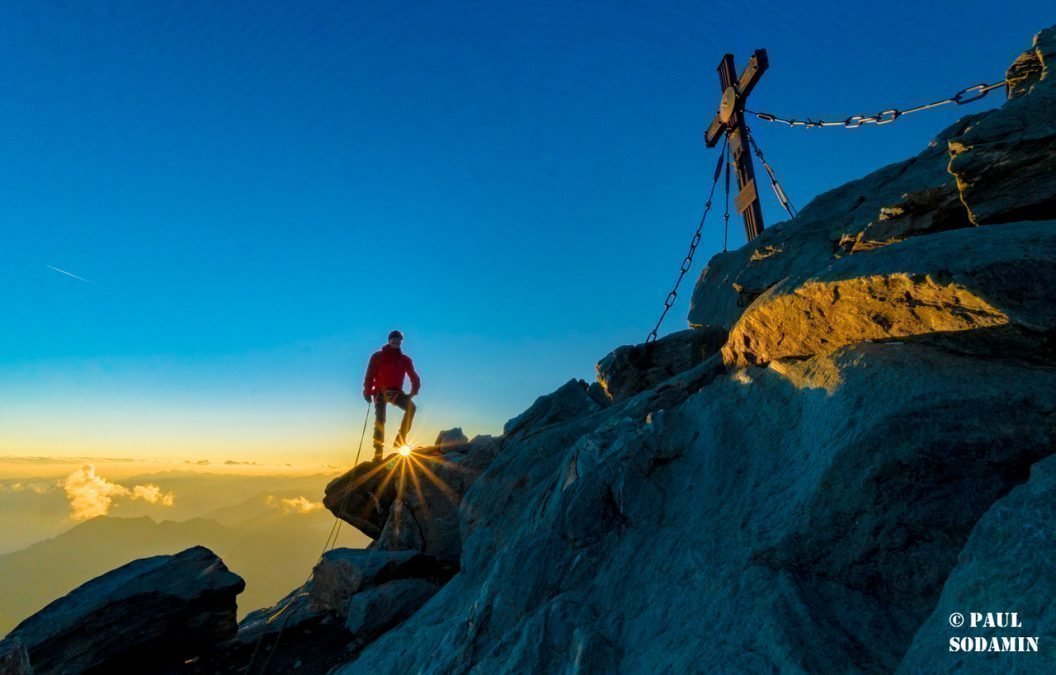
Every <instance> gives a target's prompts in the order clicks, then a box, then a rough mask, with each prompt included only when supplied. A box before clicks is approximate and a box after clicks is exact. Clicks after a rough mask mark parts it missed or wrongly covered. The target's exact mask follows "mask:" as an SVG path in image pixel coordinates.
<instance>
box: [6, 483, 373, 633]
mask: <svg viewBox="0 0 1056 675" xmlns="http://www.w3.org/2000/svg"><path fill="white" fill-rule="evenodd" d="M302 494H303V491H302V490H299V489H298V490H282V491H270V490H269V491H266V492H262V493H259V494H257V495H255V496H252V497H250V498H249V499H246V500H245V501H244V502H241V503H239V504H236V505H233V506H226V507H220V508H218V509H216V510H215V511H213V512H212V513H210V514H208V515H209V517H204V518H192V519H190V520H185V521H182V522H175V521H171V520H166V521H162V522H157V521H155V520H154V519H153V518H151V517H148V516H142V517H136V518H115V517H99V518H95V519H92V520H89V521H86V522H84V523H81V524H80V525H77V526H76V527H74V528H72V529H71V530H69V531H67V532H65V533H63V534H61V535H59V536H57V537H54V538H52V539H47V540H45V541H41V542H38V543H36V544H33V545H32V546H29V547H27V548H25V549H22V550H20V551H16V552H13V553H8V554H6V555H0V635H5V634H7V633H8V632H9V631H10V630H11V629H12V628H14V627H15V625H17V624H18V623H19V622H20V621H22V620H23V619H25V618H26V617H28V616H30V615H31V614H33V613H35V612H37V611H39V610H40V609H41V608H43V607H44V606H45V605H47V604H48V603H49V602H51V601H52V600H55V599H57V598H59V597H61V596H63V595H65V594H66V593H68V592H70V591H71V590H73V589H74V588H76V587H77V586H79V585H81V584H82V583H84V582H86V581H88V580H90V579H92V578H94V577H96V576H98V575H100V574H103V573H105V572H107V571H109V570H111V569H114V568H115V567H118V566H120V565H123V564H125V563H127V562H130V561H132V560H135V559H137V558H144V557H147V556H152V555H159V554H172V553H177V552H179V551H182V550H184V549H186V548H189V547H191V546H195V545H202V546H206V547H207V548H209V549H211V550H212V551H213V552H215V553H216V554H217V555H219V556H220V557H221V558H222V559H223V560H224V562H225V563H226V564H227V566H228V567H229V568H230V569H231V570H232V571H234V572H235V573H237V574H239V575H240V576H242V577H243V578H244V579H245V580H246V590H245V592H244V593H242V594H241V595H240V596H239V598H238V605H239V616H240V617H241V616H244V615H245V614H246V613H247V612H249V611H252V610H253V609H257V608H260V607H264V606H267V605H271V604H273V603H274V602H275V601H277V600H279V599H280V598H282V597H283V596H284V595H285V594H286V593H287V592H289V589H290V588H294V587H296V586H299V585H300V584H301V583H303V582H304V579H305V576H306V575H307V574H308V572H309V571H310V570H311V568H312V566H313V564H314V562H315V560H316V558H318V556H319V554H320V552H321V551H322V547H323V545H324V542H325V541H326V538H327V534H328V533H329V532H330V528H331V526H332V525H333V523H334V517H333V515H332V514H330V513H329V512H328V511H326V510H322V509H319V510H312V511H308V512H304V511H299V510H297V509H296V506H297V505H298V504H300V505H302V506H303V505H304V502H303V501H301V502H292V503H288V504H286V505H284V504H283V503H282V501H281V500H283V499H294V500H296V499H297V498H298V497H300V496H301V495H302ZM284 506H286V508H285V509H284V508H283V507H284ZM340 532H341V535H340V538H339V545H340V546H346V547H351V548H362V547H364V546H366V545H367V544H368V543H369V541H370V540H369V539H367V537H365V536H364V535H363V534H362V533H360V532H358V531H356V530H354V529H353V528H352V527H350V526H348V525H343V526H342V528H341V531H340Z"/></svg>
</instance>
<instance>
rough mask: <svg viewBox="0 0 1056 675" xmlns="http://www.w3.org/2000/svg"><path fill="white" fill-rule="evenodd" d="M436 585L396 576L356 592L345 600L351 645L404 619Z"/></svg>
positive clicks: (433, 593)
mask: <svg viewBox="0 0 1056 675" xmlns="http://www.w3.org/2000/svg"><path fill="white" fill-rule="evenodd" d="M439 588H440V587H439V586H438V585H437V584H434V583H432V582H430V581H427V580H425V579H413V578H411V579H399V580H397V581H390V582H388V583H385V584H381V585H380V586H375V587H374V588H371V589H370V590H366V591H363V592H360V593H356V594H355V595H353V596H352V598H351V600H349V603H348V607H347V611H346V614H347V619H346V620H345V628H346V629H347V630H348V632H349V633H351V634H352V639H353V644H359V643H363V644H366V643H368V642H370V641H371V640H373V639H374V638H375V637H377V636H378V635H380V634H381V633H383V632H385V631H386V630H388V629H389V628H392V627H393V626H395V625H397V624H398V623H400V622H401V621H403V620H405V619H406V618H407V617H409V616H410V615H411V614H413V613H414V612H415V611H417V610H418V608H419V607H421V606H422V605H424V604H425V601H426V600H428V599H429V598H431V597H432V596H433V595H435V594H436V591H437V590H438V589H439Z"/></svg>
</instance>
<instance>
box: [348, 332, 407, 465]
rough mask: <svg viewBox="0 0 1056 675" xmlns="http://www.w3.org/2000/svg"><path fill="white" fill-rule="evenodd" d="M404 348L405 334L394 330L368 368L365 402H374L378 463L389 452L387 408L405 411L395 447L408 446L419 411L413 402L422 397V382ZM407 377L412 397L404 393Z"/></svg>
mask: <svg viewBox="0 0 1056 675" xmlns="http://www.w3.org/2000/svg"><path fill="white" fill-rule="evenodd" d="M402 344H403V333H401V332H400V331H398V330H394V331H392V332H391V333H389V344H387V345H385V346H384V347H382V348H381V349H379V350H378V351H376V352H374V354H373V355H371V357H370V363H369V364H367V376H366V377H365V378H364V379H363V398H364V400H366V401H367V403H370V402H371V401H373V402H374V461H377V460H379V459H381V456H382V451H383V450H384V448H385V406H386V405H387V404H389V403H392V404H393V405H395V406H396V407H397V408H400V409H402V410H403V422H402V423H401V424H400V431H399V433H397V434H396V440H395V442H394V443H393V446H394V447H397V448H398V447H400V446H402V445H403V444H405V443H406V442H407V434H408V433H410V431H411V423H412V422H413V421H414V411H415V410H417V409H418V407H417V406H416V405H414V401H412V400H411V399H412V398H414V397H415V396H417V395H418V390H419V389H420V388H421V386H422V380H421V378H419V377H418V373H416V372H414V363H412V362H411V359H410V357H409V356H407V355H406V354H404V353H403V350H402V349H401V348H400V347H401V345H402ZM404 376H406V377H409V378H411V393H410V394H405V393H403V378H404Z"/></svg>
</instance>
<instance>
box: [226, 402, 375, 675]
mask: <svg viewBox="0 0 1056 675" xmlns="http://www.w3.org/2000/svg"><path fill="white" fill-rule="evenodd" d="M370 407H371V402H369V401H368V402H367V415H366V417H365V418H364V419H363V432H362V433H361V434H360V435H359V448H358V449H357V450H356V461H355V462H354V463H353V464H352V466H353V467H356V466H359V455H360V453H362V452H363V439H365V438H366V436H367V422H369V421H370ZM351 493H352V490H350V489H349V490H345V496H344V498H342V500H341V506H339V507H338V509H337V512H338V513H342V512H344V510H345V505H346V504H347V503H348V496H349V495H350V494H351ZM341 523H342V520H341V518H340V517H339V516H334V524H333V526H331V527H330V534H328V535H327V537H326V543H325V544H323V550H322V552H321V553H320V554H319V557H318V558H317V559H316V561H315V565H312V571H311V572H309V573H308V578H307V579H305V580H304V583H303V584H301V587H303V586H305V585H306V584H307V583H308V582H309V581H311V580H312V577H314V576H315V566H316V565H318V564H319V562H320V561H321V560H322V559H323V556H324V555H326V553H327V552H328V551H331V550H333V547H334V546H336V545H337V535H338V534H339V533H340V531H341ZM331 539H333V541H331ZM298 597H299V596H294V597H293V598H292V599H291V600H290V601H289V602H287V603H286V605H285V606H284V607H283V608H282V609H280V610H279V612H278V613H279V614H283V615H284V616H283V617H282V623H281V624H280V625H279V634H278V635H277V636H276V637H275V644H274V645H272V647H271V651H270V652H268V658H266V659H265V660H264V665H262V666H261V667H260V675H264V673H266V672H267V671H268V665H269V664H270V663H271V657H272V656H274V655H275V652H277V651H278V650H279V641H280V640H282V634H283V632H285V630H286V622H287V621H289V619H290V614H289V613H287V612H286V610H288V609H289V608H290V607H291V606H292V605H293V603H294V602H296V601H297V598H298ZM272 616H274V614H273V615H272ZM266 635H267V633H264V632H262V633H261V634H260V637H259V638H257V644H256V646H255V647H254V648H253V655H252V656H251V657H250V659H249V665H248V666H246V673H252V672H253V664H254V663H255V662H256V660H257V654H258V653H259V652H260V646H261V644H263V642H264V637H265V636H266Z"/></svg>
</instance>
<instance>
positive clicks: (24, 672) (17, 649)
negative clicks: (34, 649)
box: [0, 638, 33, 675]
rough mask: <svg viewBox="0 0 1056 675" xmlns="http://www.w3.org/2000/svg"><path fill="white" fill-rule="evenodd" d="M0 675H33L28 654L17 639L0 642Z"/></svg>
mask: <svg viewBox="0 0 1056 675" xmlns="http://www.w3.org/2000/svg"><path fill="white" fill-rule="evenodd" d="M0 675H33V668H31V667H30V665H29V654H27V653H26V648H25V646H24V645H23V644H22V641H21V640H19V639H18V638H10V639H7V640H0Z"/></svg>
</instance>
